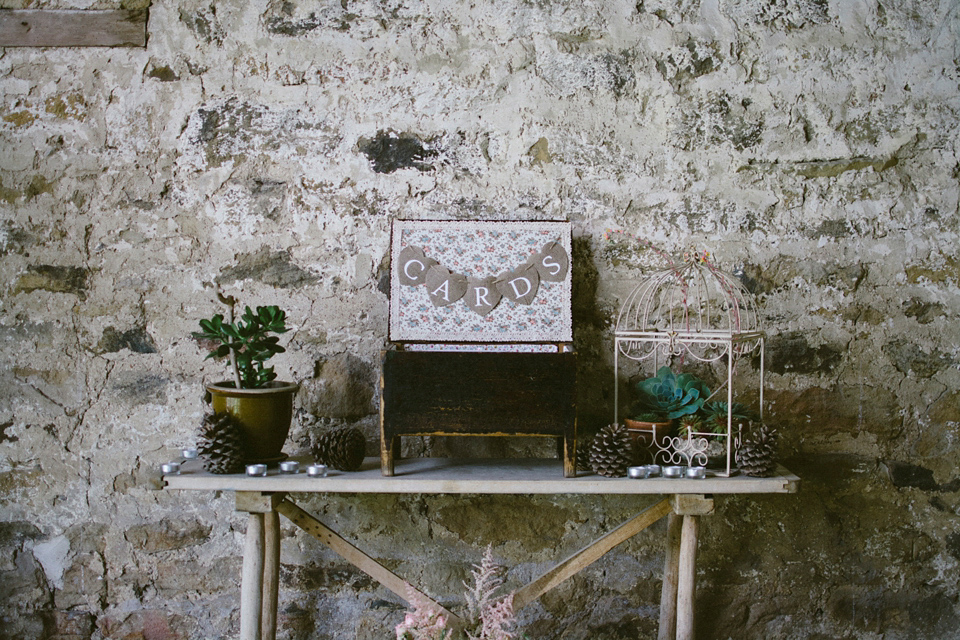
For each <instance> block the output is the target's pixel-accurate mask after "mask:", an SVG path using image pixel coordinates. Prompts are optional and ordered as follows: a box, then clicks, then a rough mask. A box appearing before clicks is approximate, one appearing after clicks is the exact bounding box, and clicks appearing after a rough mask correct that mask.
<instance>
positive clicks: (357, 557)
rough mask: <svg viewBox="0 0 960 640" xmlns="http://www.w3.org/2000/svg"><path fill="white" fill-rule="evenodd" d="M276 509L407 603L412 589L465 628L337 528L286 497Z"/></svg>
mask: <svg viewBox="0 0 960 640" xmlns="http://www.w3.org/2000/svg"><path fill="white" fill-rule="evenodd" d="M277 511H278V512H280V513H281V514H283V515H284V516H285V517H286V518H287V519H288V520H290V521H291V522H293V523H294V524H295V525H297V526H298V527H300V528H301V529H303V530H304V531H306V532H307V533H309V534H310V535H311V536H313V537H314V538H316V539H317V540H319V541H320V542H322V543H323V544H325V545H327V546H328V547H330V549H331V550H333V551H335V552H336V553H337V554H339V555H340V556H341V557H343V558H344V559H345V560H347V561H348V562H349V563H350V564H352V565H353V566H355V567H357V568H358V569H360V570H361V571H363V572H364V573H366V574H367V575H368V576H370V577H371V578H373V579H374V580H376V581H377V582H379V583H380V584H382V585H383V586H384V587H386V588H387V589H389V590H390V591H392V592H394V593H395V594H397V595H398V596H400V597H401V598H403V600H404V601H405V602H407V601H409V598H410V591H411V590H412V591H413V592H414V593H416V594H417V596H418V597H419V598H421V599H422V600H423V601H425V602H427V603H429V605H430V606H431V607H433V608H434V609H436V610H437V611H438V612H440V613H442V614H443V615H444V616H446V617H447V620H448V621H449V623H450V625H451V626H453V627H462V626H463V621H462V620H461V619H460V618H459V617H458V616H456V615H455V614H453V613H451V612H450V611H448V610H447V609H446V608H445V607H443V606H441V605H440V604H439V603H437V602H436V601H435V600H433V599H432V598H430V597H428V596H427V595H426V594H424V593H423V592H422V591H420V590H418V589H416V588H414V587H413V586H412V585H411V584H410V583H409V582H407V581H405V580H403V579H402V578H400V577H399V576H398V575H397V574H395V573H393V572H392V571H390V570H389V569H387V568H386V567H384V566H383V565H382V564H380V563H379V562H377V561H376V560H374V559H373V558H371V557H370V556H368V555H367V554H365V553H364V552H363V551H361V550H360V549H358V548H357V547H355V546H353V545H352V544H350V543H349V542H347V541H346V540H345V539H344V538H343V537H341V536H340V534H338V533H337V532H336V531H334V530H333V529H331V528H330V527H328V526H327V525H325V524H323V523H322V522H320V521H319V520H317V519H316V518H314V517H313V516H312V515H310V514H309V513H307V512H306V511H304V510H303V509H301V508H300V507H298V506H297V505H295V504H294V503H292V502H290V501H289V500H284V501H282V502H280V504H278V505H277Z"/></svg>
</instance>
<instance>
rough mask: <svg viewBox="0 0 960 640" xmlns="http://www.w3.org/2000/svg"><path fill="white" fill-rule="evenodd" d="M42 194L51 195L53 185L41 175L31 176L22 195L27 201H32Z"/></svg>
mask: <svg viewBox="0 0 960 640" xmlns="http://www.w3.org/2000/svg"><path fill="white" fill-rule="evenodd" d="M42 193H49V194H51V195H53V183H52V182H50V181H48V180H47V179H46V178H45V177H43V176H41V175H36V176H33V177H32V178H31V179H30V183H29V184H28V185H27V188H26V189H24V190H23V195H24V197H25V198H26V199H27V200H33V199H34V198H36V197H37V196H39V195H40V194H42Z"/></svg>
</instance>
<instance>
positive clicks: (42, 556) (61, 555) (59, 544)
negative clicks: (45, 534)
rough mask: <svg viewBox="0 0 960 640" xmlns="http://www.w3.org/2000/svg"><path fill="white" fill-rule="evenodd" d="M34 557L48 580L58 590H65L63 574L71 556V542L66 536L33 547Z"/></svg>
mask: <svg viewBox="0 0 960 640" xmlns="http://www.w3.org/2000/svg"><path fill="white" fill-rule="evenodd" d="M33 555H34V557H35V558H36V559H37V562H39V563H40V565H41V566H42V567H43V572H44V574H46V576H47V580H48V581H49V582H50V584H51V585H52V586H53V587H54V588H56V589H62V588H63V574H64V571H66V569H67V556H68V555H70V541H69V540H68V539H67V537H66V536H56V537H54V538H51V539H50V540H47V541H45V542H40V543H37V544H35V545H33Z"/></svg>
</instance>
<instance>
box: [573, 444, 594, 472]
mask: <svg viewBox="0 0 960 640" xmlns="http://www.w3.org/2000/svg"><path fill="white" fill-rule="evenodd" d="M592 448H593V436H590V437H584V438H583V439H582V440H577V470H578V471H593V465H591V464H590V450H591V449H592Z"/></svg>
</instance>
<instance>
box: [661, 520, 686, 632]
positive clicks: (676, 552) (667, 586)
mask: <svg viewBox="0 0 960 640" xmlns="http://www.w3.org/2000/svg"><path fill="white" fill-rule="evenodd" d="M682 526H683V516H680V515H677V514H676V513H671V514H670V519H669V520H668V521H667V544H666V547H667V548H666V557H665V558H664V561H663V587H662V589H661V591H660V632H659V633H658V634H657V640H676V637H677V580H678V578H679V572H680V532H681V528H682Z"/></svg>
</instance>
